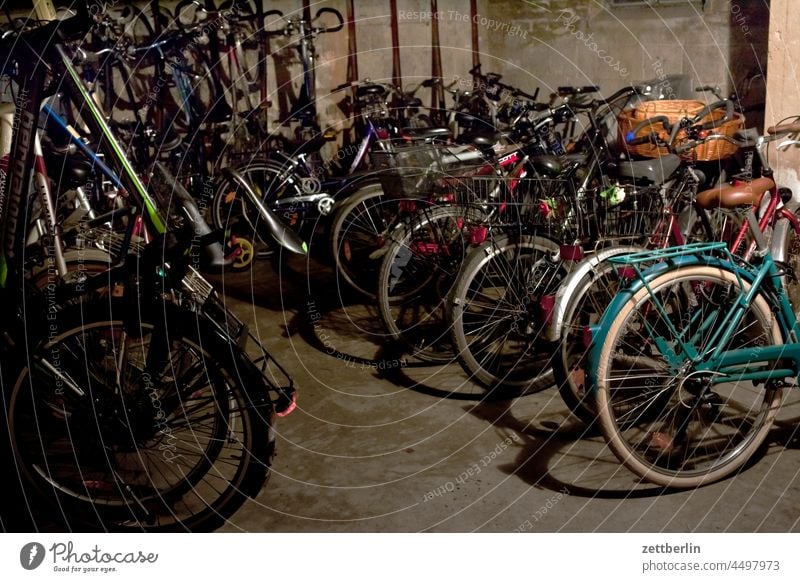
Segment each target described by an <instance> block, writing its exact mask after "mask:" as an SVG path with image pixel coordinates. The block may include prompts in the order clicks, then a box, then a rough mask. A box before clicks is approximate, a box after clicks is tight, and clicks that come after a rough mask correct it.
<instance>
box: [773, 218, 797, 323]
mask: <svg viewBox="0 0 800 582" xmlns="http://www.w3.org/2000/svg"><path fill="white" fill-rule="evenodd" d="M798 218H800V217H798ZM774 232H775V230H773V233H774ZM781 244H782V245H783V249H784V252H783V256H784V262H785V263H786V266H787V267H788V268H789V270H790V272H791V275H789V276H786V277H784V281H783V285H784V288H785V289H786V293H787V294H788V295H789V301H790V302H791V304H792V307H794V312H795V314H796V315H800V280H798V277H800V236H798V235H797V232H795V230H794V229H793V228H792V227H791V225H789V226H787V228H786V231H785V234H784V235H783V240H782V241H781ZM792 275H793V276H792Z"/></svg>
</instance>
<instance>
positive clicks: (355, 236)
mask: <svg viewBox="0 0 800 582" xmlns="http://www.w3.org/2000/svg"><path fill="white" fill-rule="evenodd" d="M399 215H400V201H399V200H397V199H395V198H389V197H387V196H385V195H384V192H383V187H382V186H381V185H380V184H370V185H369V186H365V187H363V188H360V189H358V190H356V191H355V192H354V193H353V194H351V195H350V196H349V197H348V198H347V199H346V200H345V201H344V203H343V204H342V206H341V207H340V208H339V209H338V210H337V211H336V214H335V215H334V219H333V225H332V226H331V251H332V253H333V258H334V262H335V264H336V273H337V278H338V279H339V280H340V281H343V282H344V283H345V284H346V285H348V286H349V287H351V288H353V289H355V290H356V291H358V292H359V293H361V294H362V295H364V296H366V297H368V298H370V299H376V298H377V280H378V273H379V272H380V268H381V264H382V263H383V260H384V256H385V255H386V253H387V252H388V250H389V245H390V244H391V242H392V240H393V236H394V235H395V230H394V227H395V226H397V224H396V223H397V218H398V217H399Z"/></svg>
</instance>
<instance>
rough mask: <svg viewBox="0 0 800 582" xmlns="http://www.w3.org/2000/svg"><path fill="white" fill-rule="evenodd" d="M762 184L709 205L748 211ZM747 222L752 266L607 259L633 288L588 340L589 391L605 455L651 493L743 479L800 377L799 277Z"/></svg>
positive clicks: (719, 247) (725, 256) (668, 256)
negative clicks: (652, 488) (628, 276)
mask: <svg viewBox="0 0 800 582" xmlns="http://www.w3.org/2000/svg"><path fill="white" fill-rule="evenodd" d="M791 119H792V121H791V122H790V123H784V124H779V125H778V126H775V127H771V128H769V129H768V130H767V133H768V135H767V136H763V137H762V138H760V145H764V144H766V143H767V142H771V141H774V140H776V139H778V138H781V137H783V136H787V135H791V136H796V135H797V134H798V133H800V123H798V119H800V118H797V117H795V118H791ZM724 138H725V136H719V139H724ZM796 143H800V142H798V141H797V139H794V138H793V139H791V140H789V141H788V142H785V143H784V144H782V146H779V147H785V146H787V145H791V144H796ZM762 173H764V174H765V175H766V177H765V178H764V179H763V181H761V182H759V183H758V184H755V183H754V184H751V185H749V187H748V185H747V184H744V185H734V186H731V187H728V188H724V189H721V190H717V191H713V192H712V193H709V194H708V197H709V199H710V200H709V201H710V202H716V203H717V204H718V205H720V206H723V207H732V206H740V205H744V206H751V204H752V203H753V202H755V201H756V200H757V199H759V198H760V197H762V196H763V195H764V194H765V193H766V192H772V193H773V194H775V193H776V190H777V186H776V185H775V183H774V181H772V179H771V177H770V174H771V169H770V168H769V166H768V165H765V166H764V168H763V172H762ZM746 216H747V218H746V220H747V225H748V228H749V231H750V233H751V234H752V236H753V238H754V240H755V249H756V252H755V253H754V254H753V255H752V258H751V260H752V262H748V261H746V260H745V259H744V258H742V257H740V256H736V255H734V254H733V252H731V251H730V250H729V249H728V247H727V245H726V243H724V242H717V243H695V244H690V245H686V246H683V247H669V248H666V249H659V250H653V251H644V252H640V253H634V254H631V255H626V256H620V257H614V258H612V259H611V262H612V263H613V264H615V265H617V266H619V267H621V268H624V269H628V270H631V271H632V273H633V275H635V277H634V282H633V283H632V284H631V285H630V286H629V287H627V288H626V289H624V290H623V291H621V292H620V293H618V294H617V295H616V296H615V298H614V300H613V301H612V302H611V304H610V305H609V307H608V309H607V310H606V311H605V313H604V314H603V317H602V318H601V320H600V322H599V324H598V325H597V326H591V328H590V330H589V333H590V336H591V343H592V348H591V353H590V356H589V368H588V369H589V383H590V390H591V394H592V395H593V396H594V397H595V398H596V407H597V415H598V422H599V424H600V428H601V430H602V432H603V436H604V437H605V439H606V442H607V443H608V446H609V447H610V448H611V450H612V451H613V452H614V454H615V455H616V456H617V458H618V459H619V460H620V461H621V462H622V463H623V464H624V465H625V466H626V467H627V468H628V469H629V470H631V471H632V472H634V473H635V474H636V475H638V476H639V477H640V478H641V479H643V480H646V481H649V482H651V483H655V484H657V485H661V486H664V487H673V488H687V487H698V486H701V485H705V484H708V483H712V482H714V481H718V480H720V479H723V478H725V477H728V476H730V475H732V474H734V473H736V472H737V471H738V470H740V469H741V467H742V466H743V465H744V464H745V463H746V462H747V461H748V459H750V458H751V457H752V456H753V454H754V453H755V452H756V450H758V448H759V447H760V446H761V445H762V443H763V442H764V439H765V438H766V436H767V434H768V432H769V430H770V426H771V425H772V422H773V420H774V418H775V414H776V413H777V411H778V409H779V408H780V404H781V397H782V392H783V390H784V389H785V388H787V387H790V386H791V385H792V384H790V381H791V379H792V378H794V379H795V383H796V380H797V376H798V372H800V341H798V338H800V335H798V334H800V326H799V325H798V321H797V315H796V309H797V307H796V306H795V305H793V299H792V298H790V293H789V291H788V289H787V287H786V281H787V279H789V278H792V277H793V276H794V275H793V273H791V272H790V270H789V268H788V267H787V266H786V265H785V264H783V263H780V264H779V263H777V262H776V261H775V259H774V257H773V255H772V253H771V252H770V248H769V244H768V243H767V241H766V240H765V237H764V236H763V233H762V231H761V228H760V226H759V223H758V219H757V218H756V216H755V213H754V212H753V211H752V209H750V210H748V212H747V215H746ZM794 226H795V228H796V227H797V225H796V224H795V225H794ZM795 385H796V384H795Z"/></svg>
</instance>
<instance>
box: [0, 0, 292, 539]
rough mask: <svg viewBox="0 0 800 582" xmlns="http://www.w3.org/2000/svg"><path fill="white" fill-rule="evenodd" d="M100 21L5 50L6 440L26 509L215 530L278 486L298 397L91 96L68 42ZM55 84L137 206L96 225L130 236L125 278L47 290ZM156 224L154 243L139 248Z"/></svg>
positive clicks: (112, 272) (88, 519) (82, 21)
mask: <svg viewBox="0 0 800 582" xmlns="http://www.w3.org/2000/svg"><path fill="white" fill-rule="evenodd" d="M91 25H92V19H91V18H90V16H89V8H88V5H86V4H83V5H81V6H79V8H78V14H77V15H76V16H74V17H73V18H70V19H67V20H64V21H60V22H52V23H48V24H45V25H43V26H40V27H37V28H33V29H30V30H23V31H20V32H19V33H18V34H17V35H15V36H14V37H11V38H6V39H4V42H3V44H2V46H0V54H2V58H3V62H11V61H13V62H15V63H16V66H17V70H18V72H17V74H16V75H15V79H14V80H15V83H16V95H17V114H18V118H19V120H20V122H19V124H18V127H16V130H15V131H14V137H13V141H12V145H11V154H10V156H11V158H12V159H14V160H16V162H15V164H13V166H12V167H11V169H10V174H9V182H8V188H7V189H6V190H5V197H4V202H5V204H4V206H3V208H2V214H0V219H1V220H0V226H2V243H3V244H2V254H0V265H2V269H0V294H2V298H3V302H4V304H5V305H6V306H7V309H9V310H10V312H11V313H14V314H15V315H16V317H10V318H8V320H7V321H6V323H4V325H3V328H4V334H3V337H4V338H5V339H4V340H3V342H2V344H0V350H2V353H3V361H4V362H7V363H8V364H4V370H3V372H4V374H6V375H10V376H13V378H12V381H11V382H10V384H9V386H10V387H11V389H10V390H8V391H4V394H3V398H4V399H5V402H4V404H5V406H6V411H7V416H6V420H7V422H8V431H5V430H4V431H3V434H7V435H8V436H9V438H10V444H11V450H12V452H13V455H14V459H13V461H14V462H15V466H16V467H18V471H19V475H20V476H21V478H23V479H24V482H25V489H24V495H25V496H26V499H25V500H24V502H25V503H26V504H27V503H30V502H32V501H33V499H36V500H37V502H38V501H39V499H41V500H44V501H46V502H49V503H53V504H54V507H55V508H57V511H59V512H60V513H61V515H62V516H63V517H64V518H65V519H68V520H75V523H76V524H80V527H81V528H92V529H95V528H99V529H120V530H125V529H129V530H130V529H152V530H186V529H189V530H203V529H214V528H215V527H217V526H218V525H220V524H221V523H223V522H224V521H225V519H226V518H227V517H229V516H230V515H232V514H233V512H235V511H236V510H237V509H238V507H240V506H241V504H242V503H243V502H244V501H245V499H246V498H247V497H248V496H253V495H255V494H256V493H258V491H260V489H261V487H262V486H263V484H264V483H265V481H266V478H267V476H268V474H269V467H270V464H271V459H272V455H273V452H274V432H273V428H272V427H273V423H274V420H275V417H276V416H277V415H279V414H285V413H288V412H289V411H290V410H291V409H292V408H293V406H294V386H293V382H292V381H291V378H289V377H288V375H287V374H286V373H285V371H283V369H282V368H280V366H279V365H278V364H277V362H275V361H274V359H272V357H271V356H270V355H269V353H268V352H267V351H266V350H265V348H264V347H263V345H261V344H260V343H257V342H254V343H253V344H251V348H255V350H256V351H257V352H258V353H259V357H258V359H255V360H254V359H252V358H250V357H249V356H248V355H247V352H246V348H245V341H246V340H247V339H249V338H251V337H252V336H251V334H250V333H249V332H248V330H247V327H246V326H244V325H243V324H242V323H241V322H239V321H238V320H237V319H236V318H235V317H233V316H232V314H230V313H229V312H228V311H227V310H225V308H224V307H223V305H222V303H221V301H220V300H219V298H217V296H216V294H215V293H214V291H213V287H212V286H211V285H210V284H209V283H208V282H207V281H205V279H203V277H202V276H201V275H200V274H199V273H198V272H197V271H196V270H195V269H193V268H192V266H191V264H190V263H191V254H190V249H191V247H192V245H193V243H194V244H197V242H198V241H196V240H195V239H194V237H193V234H192V233H191V231H190V230H189V229H186V228H183V229H182V228H180V227H179V225H173V228H171V227H170V224H171V223H172V220H171V219H170V217H168V216H164V215H162V213H161V211H160V209H159V204H158V203H157V201H156V200H155V199H154V197H153V195H152V194H151V192H150V190H149V189H148V188H147V187H146V186H145V185H144V183H143V181H142V180H141V178H140V177H139V176H138V175H137V174H136V173H135V172H134V171H133V168H132V164H131V162H130V160H129V159H128V158H127V156H126V155H125V153H124V151H123V150H122V148H121V147H120V145H119V142H118V141H117V139H116V137H115V135H114V134H113V132H112V131H111V129H110V127H109V126H108V124H107V123H106V121H105V117H104V115H103V113H102V110H101V109H100V108H99V107H98V106H97V104H96V103H95V102H94V101H93V100H92V98H91V96H90V95H89V92H88V91H87V89H86V88H85V86H84V85H83V83H82V81H81V79H80V76H79V74H78V72H77V70H76V68H75V66H74V65H73V63H72V60H73V55H74V50H73V49H72V48H71V47H70V45H69V44H68V43H69V42H71V41H75V40H77V39H80V38H83V36H84V35H85V33H86V31H87V30H88V29H89V27H90V26H91ZM53 87H58V88H59V89H61V90H63V91H65V92H66V94H67V95H68V98H69V99H70V100H71V101H72V102H73V104H74V105H75V107H76V109H77V110H79V111H82V112H83V113H85V114H86V115H85V119H84V120H83V121H84V122H85V124H86V125H87V127H88V128H89V129H90V130H91V133H92V135H95V136H97V137H98V138H99V139H100V144H101V148H102V152H103V153H104V154H106V156H107V157H106V160H107V163H108V164H109V166H111V167H113V169H114V171H115V172H116V173H117V175H118V177H119V179H120V181H121V183H122V184H123V186H124V187H125V189H126V191H127V193H128V196H129V197H130V200H131V202H132V204H131V205H130V206H129V207H127V208H124V209H118V210H115V211H112V212H113V216H104V217H98V218H96V219H95V222H94V223H89V224H87V225H86V229H87V232H92V230H93V228H95V225H101V224H106V223H108V222H111V221H112V220H114V221H115V222H116V223H118V225H119V226H120V228H123V232H121V233H119V235H120V236H119V238H118V240H119V242H120V247H121V250H120V253H119V255H118V256H117V257H115V258H116V259H117V260H115V261H114V262H113V263H111V265H110V268H109V269H107V270H105V271H103V272H101V273H98V274H95V275H94V276H92V277H88V278H86V279H79V280H77V281H73V280H69V279H67V280H64V281H58V280H57V279H56V280H52V281H50V280H48V281H47V284H46V285H45V286H44V287H43V288H42V287H41V286H39V287H38V288H37V286H35V285H32V284H29V283H28V276H29V273H27V272H26V265H25V262H24V259H25V256H26V246H27V234H28V224H27V221H28V220H29V219H31V215H30V213H29V211H30V197H29V196H28V184H29V182H30V177H31V172H32V167H33V160H34V154H35V147H34V140H35V134H36V131H37V130H36V120H37V119H38V116H39V111H40V108H41V105H42V102H43V100H44V98H45V96H46V94H47V90H48V89H52V88H53ZM142 222H144V223H146V224H147V228H148V229H149V232H150V233H152V235H151V236H152V237H153V240H152V242H151V243H150V244H148V245H146V246H145V245H141V246H142V248H136V247H137V246H139V245H137V244H134V243H133V238H134V234H133V233H134V231H135V230H136V229H137V228H139V225H141V224H142ZM187 230H189V231H188V232H187ZM199 242H200V244H210V243H209V241H199ZM128 251H132V252H128ZM12 364H13V367H14V370H13V372H12V370H11V367H12ZM156 402H158V405H156ZM193 427H196V428H197V431H196V432H194V431H193V430H192V428H193ZM165 451H170V452H171V453H172V458H171V459H167V458H166V456H165V455H164V454H163V453H164V452H165ZM167 456H168V455H167ZM179 456H180V459H178V458H177V457H179ZM170 460H171V461H172V463H170Z"/></svg>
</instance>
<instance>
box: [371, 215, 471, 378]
mask: <svg viewBox="0 0 800 582" xmlns="http://www.w3.org/2000/svg"><path fill="white" fill-rule="evenodd" d="M484 218H485V213H484V212H482V211H480V209H478V208H472V207H463V206H444V207H437V208H431V209H426V210H423V211H422V212H421V213H420V214H419V215H418V216H417V218H416V219H414V220H412V221H411V223H409V224H408V225H407V226H405V227H404V228H403V229H402V230H400V231H399V232H398V233H397V234H396V235H394V236H393V239H394V241H393V242H392V243H391V245H390V246H389V250H388V251H387V252H386V255H385V256H384V258H383V264H382V265H381V269H380V274H379V277H378V287H377V293H378V305H379V307H380V313H381V318H382V319H383V323H384V325H385V326H386V329H387V331H388V332H389V335H390V336H391V337H392V338H393V339H394V340H395V341H397V342H400V343H401V344H402V346H403V347H404V348H406V349H407V350H408V351H409V352H410V353H411V355H413V356H414V357H416V358H418V359H420V360H424V361H428V362H442V363H444V362H450V361H451V360H452V359H453V356H454V354H453V346H452V343H451V334H450V331H449V329H448V323H447V317H446V313H445V311H446V310H445V298H446V297H447V296H448V295H449V294H450V288H451V286H452V284H453V282H454V281H455V278H456V274H457V273H458V270H459V269H460V268H461V264H462V263H463V262H464V260H465V259H466V256H467V253H468V251H469V248H470V232H471V230H470V229H471V227H474V226H477V225H479V224H480V223H481V221H482V220H483V219H484Z"/></svg>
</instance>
